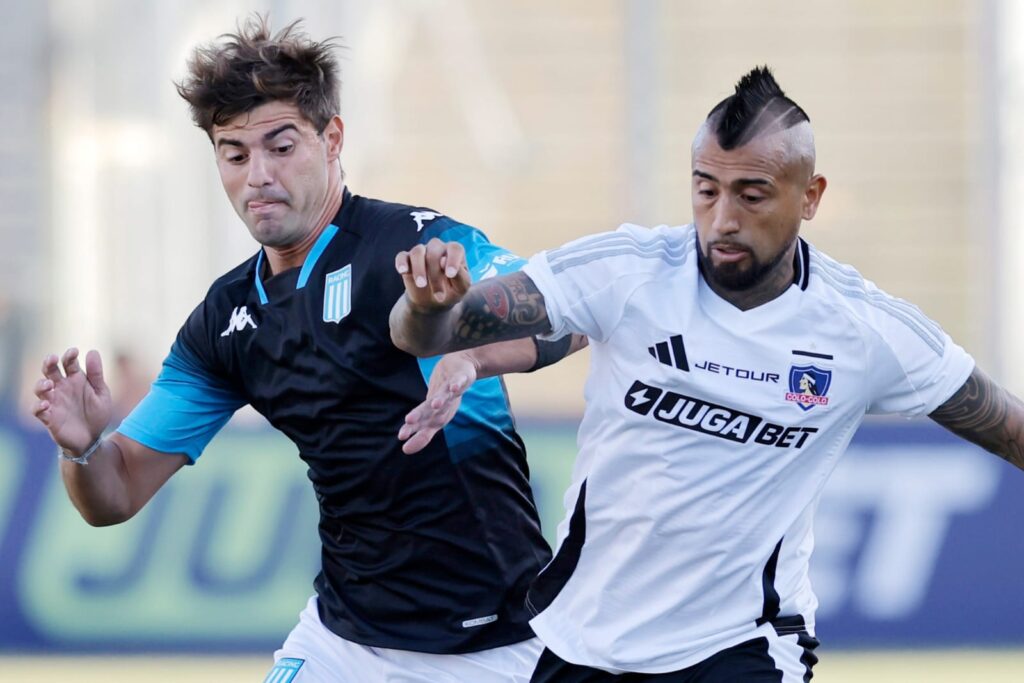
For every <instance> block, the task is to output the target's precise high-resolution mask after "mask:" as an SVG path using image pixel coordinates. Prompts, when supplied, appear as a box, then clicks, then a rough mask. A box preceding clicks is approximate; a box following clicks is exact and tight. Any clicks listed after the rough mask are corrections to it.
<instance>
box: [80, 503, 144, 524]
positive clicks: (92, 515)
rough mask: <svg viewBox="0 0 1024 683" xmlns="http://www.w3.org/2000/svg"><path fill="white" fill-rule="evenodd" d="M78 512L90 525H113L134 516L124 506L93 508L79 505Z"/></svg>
mask: <svg viewBox="0 0 1024 683" xmlns="http://www.w3.org/2000/svg"><path fill="white" fill-rule="evenodd" d="M78 514H80V515H81V516H82V519H84V520H85V523H86V524H88V525H89V526H92V527H104V526H114V525H115V524H121V523H122V522H127V521H128V520H129V519H131V518H132V517H134V516H135V513H134V512H133V511H132V510H128V509H126V508H125V509H121V508H104V509H95V508H86V507H79V508H78Z"/></svg>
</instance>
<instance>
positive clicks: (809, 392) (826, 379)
mask: <svg viewBox="0 0 1024 683" xmlns="http://www.w3.org/2000/svg"><path fill="white" fill-rule="evenodd" d="M831 385H832V371H831V370H822V369H821V368H819V367H817V366H815V365H794V366H792V367H790V369H789V391H788V392H786V400H787V401H791V402H793V403H795V404H797V405H798V406H800V409H801V410H805V411H806V410H810V409H811V408H813V407H814V406H827V405H828V396H826V394H827V393H828V389H829V387H830V386H831Z"/></svg>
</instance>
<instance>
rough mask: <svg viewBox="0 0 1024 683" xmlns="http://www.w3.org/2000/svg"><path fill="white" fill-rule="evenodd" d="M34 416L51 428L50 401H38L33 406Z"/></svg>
mask: <svg viewBox="0 0 1024 683" xmlns="http://www.w3.org/2000/svg"><path fill="white" fill-rule="evenodd" d="M32 414H33V415H34V416H35V417H36V419H37V420H39V421H40V422H42V423H43V424H44V425H46V426H49V424H50V402H49V401H37V402H36V404H35V405H34V406H32Z"/></svg>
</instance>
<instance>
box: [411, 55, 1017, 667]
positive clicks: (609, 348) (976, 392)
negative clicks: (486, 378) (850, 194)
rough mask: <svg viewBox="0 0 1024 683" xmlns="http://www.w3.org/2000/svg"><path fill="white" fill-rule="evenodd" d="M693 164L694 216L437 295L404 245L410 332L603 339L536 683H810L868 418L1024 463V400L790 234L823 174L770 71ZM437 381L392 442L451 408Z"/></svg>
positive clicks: (801, 116)
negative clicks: (824, 497) (814, 579)
mask: <svg viewBox="0 0 1024 683" xmlns="http://www.w3.org/2000/svg"><path fill="white" fill-rule="evenodd" d="M692 178H693V179H692V186H691V198H692V204H693V224H691V225H685V226H679V227H669V226H659V227H656V228H652V229H647V228H642V227H638V226H635V225H628V224H627V225H623V226H622V227H621V228H620V229H619V230H617V231H615V232H612V233H605V234H599V235H593V236H590V237H585V238H583V239H580V240H577V241H575V242H572V243H570V244H568V245H566V246H563V247H561V248H559V249H553V250H550V251H546V252H541V253H539V254H537V255H535V256H534V257H533V258H532V259H531V260H530V262H529V263H528V264H527V265H526V267H525V268H524V269H523V270H522V271H520V272H518V273H515V274H512V275H507V276H503V277H498V278H494V279H491V280H487V281H484V282H481V283H478V284H475V285H473V286H472V287H469V286H468V282H466V281H465V278H460V277H452V278H449V279H448V280H447V285H446V287H447V289H445V292H446V295H445V296H444V297H442V298H443V300H438V299H437V298H435V297H434V296H432V295H431V292H430V291H427V290H424V289H423V288H421V287H417V286H416V283H415V280H414V277H421V276H427V277H431V278H432V277H435V276H437V277H440V278H441V279H442V280H444V278H443V276H444V272H443V270H441V267H440V264H439V261H438V259H437V256H436V255H435V253H436V250H435V252H432V251H431V246H430V245H426V246H418V247H415V248H414V249H412V250H411V251H409V252H403V253H400V254H399V255H398V259H397V262H396V266H397V269H398V271H399V272H400V273H402V274H403V277H405V287H406V296H405V297H403V298H401V299H400V300H399V301H398V303H397V304H396V305H395V307H394V309H393V310H392V313H391V335H392V338H393V339H394V340H395V343H396V345H397V346H399V347H400V348H404V349H406V350H408V351H410V352H411V353H415V354H417V355H430V354H434V353H439V352H443V351H452V350H454V349H464V348H469V347H472V346H476V345H478V344H482V343H487V342H492V341H497V340H507V339H513V338H516V337H521V336H526V335H531V334H537V335H542V337H543V338H546V339H549V340H551V339H558V338H561V337H563V336H565V335H568V334H570V333H574V334H582V335H586V336H587V337H588V338H589V340H590V344H591V346H592V348H593V354H592V360H591V370H590V377H589V378H588V380H587V390H586V399H587V406H586V411H585V413H584V416H583V423H582V424H581V426H580V430H579V456H578V457H577V461H576V465H575V468H574V471H573V481H572V484H571V487H570V489H569V492H568V493H567V495H566V497H565V500H566V517H565V520H564V522H563V523H562V524H561V526H560V527H559V530H558V539H559V545H558V550H557V552H556V554H555V557H554V559H553V560H552V561H551V562H550V563H549V564H548V565H547V567H545V568H544V570H543V571H542V572H541V574H540V576H539V577H538V578H537V580H536V581H534V583H533V585H532V586H531V588H530V592H529V594H528V596H527V604H528V607H529V608H530V610H531V611H532V612H533V614H534V618H533V619H532V620H531V621H530V625H531V626H532V627H533V629H534V631H535V632H536V633H537V635H538V636H539V637H540V639H541V640H542V641H543V642H544V644H545V646H546V648H547V649H546V650H545V651H544V654H542V655H541V658H540V662H539V663H538V665H537V668H536V670H535V671H534V673H533V677H532V678H531V681H532V683H614V682H616V681H623V682H626V681H628V682H629V683H645V682H648V681H650V682H652V683H654V682H663V683H753V682H768V681H774V682H777V683H797V682H806V681H808V680H810V679H811V676H812V668H813V666H814V664H815V663H816V662H817V657H816V656H815V654H814V650H815V648H816V647H817V644H818V641H817V640H816V639H815V636H814V633H815V631H814V611H815V608H816V607H817V599H816V598H815V596H814V592H813V591H812V589H811V585H810V582H809V580H808V563H809V559H810V555H811V550H812V548H813V546H814V538H813V533H812V528H813V524H812V523H813V517H814V511H815V509H816V508H817V505H818V500H819V498H820V496H821V491H822V489H823V487H824V485H825V482H826V480H827V479H828V477H829V475H830V474H831V472H832V470H833V469H834V467H835V465H836V463H837V461H838V459H839V457H840V456H841V455H842V453H843V451H844V450H845V449H846V446H847V444H849V442H850V439H851V438H852V437H853V433H854V432H855V431H856V428H857V426H858V425H859V424H860V422H861V420H862V419H863V417H864V415H865V414H866V413H897V414H901V415H904V416H915V415H928V416H929V417H931V418H932V419H933V420H935V421H936V422H938V423H939V424H941V425H943V426H944V427H946V428H948V429H950V430H952V431H953V432H955V433H956V434H958V435H960V436H962V437H964V438H965V439H967V440H969V441H971V442H973V443H975V444H978V445H981V446H983V447H984V448H987V449H988V450H990V451H992V452H994V453H996V454H997V455H999V456H1000V457H1002V458H1005V459H1006V460H1008V461H1009V462H1011V463H1013V464H1014V465H1016V466H1017V467H1022V468H1024V448H1022V445H1021V444H1022V443H1024V438H1022V437H1024V406H1022V404H1021V403H1020V401H1018V400H1017V399H1016V398H1014V397H1013V396H1011V395H1010V394H1009V393H1007V392H1006V391H1005V390H1004V389H1002V388H1001V387H999V386H998V385H996V384H995V383H994V382H992V380H990V379H989V378H988V377H987V376H986V375H985V374H984V373H982V372H981V371H980V370H978V369H977V368H976V367H975V366H974V361H973V360H972V359H971V357H970V356H969V355H967V353H966V352H965V351H964V350H963V349H962V348H960V347H959V346H957V345H956V344H955V343H954V342H953V340H952V339H950V337H949V335H947V334H946V333H945V332H943V331H942V329H941V328H940V327H939V326H938V325H936V324H935V323H934V322H932V321H931V320H929V319H928V318H927V317H925V316H924V314H922V313H921V311H919V310H918V309H917V308H915V307H914V306H912V305H910V304H908V303H907V302H905V301H902V300H900V299H897V298H895V297H892V296H889V295H888V294H886V293H884V292H882V291H881V290H879V289H878V288H877V287H875V286H874V285H873V284H872V283H871V282H868V281H867V280H865V279H864V278H862V277H861V276H860V275H859V274H858V273H857V271H856V270H854V269H853V268H851V267H849V266H844V265H840V264H839V263H836V262H835V261H833V260H832V259H830V258H829V257H828V256H826V255H825V254H823V253H821V252H819V251H818V250H816V249H815V248H814V247H812V246H811V245H810V244H808V243H807V242H806V241H804V240H803V239H801V238H800V237H799V230H800V224H801V222H802V221H804V220H810V219H811V218H813V217H814V215H815V213H816V211H817V208H818V204H819V202H820V201H821V198H822V195H823V193H824V191H825V187H826V181H825V178H824V177H823V176H821V175H820V174H818V173H816V171H815V153H814V136H813V133H812V131H811V125H810V120H809V118H808V116H807V114H806V113H805V112H804V111H803V109H801V108H800V107H799V106H798V105H797V104H796V103H795V102H794V101H793V100H791V99H790V98H788V97H786V95H785V93H784V92H783V91H782V89H781V88H780V87H779V85H778V83H776V82H775V79H774V77H773V76H772V74H771V72H770V71H769V70H768V69H767V68H766V67H759V68H756V69H754V70H752V71H751V72H749V73H748V74H746V75H745V76H743V78H742V79H740V81H739V83H738V84H737V86H736V91H735V93H734V94H732V95H730V96H729V97H727V98H726V99H725V100H723V101H722V102H721V103H719V104H718V105H717V106H715V108H714V109H712V110H711V112H710V113H709V114H708V117H707V119H706V120H705V122H704V123H703V124H702V125H701V127H700V129H699V130H698V131H697V135H696V137H695V138H694V142H693V147H692ZM446 265H447V268H451V267H452V266H453V265H456V266H457V265H458V264H452V262H451V261H450V260H449V261H447V264H446ZM467 288H468V291H467ZM434 291H437V287H434ZM449 358H452V356H449V357H446V359H445V360H443V361H442V362H441V363H440V364H439V365H438V369H439V370H442V371H443V372H445V373H449V375H451V376H455V375H457V373H458V365H457V364H456V363H455V362H454V361H450V360H448V359H449ZM726 368H728V369H733V368H752V370H747V371H745V374H741V373H740V372H732V373H727V372H722V370H723V369H726ZM441 379H442V380H443V379H444V378H443V377H442V378H441ZM437 380H438V377H437V376H435V378H434V380H432V386H439V387H443V389H444V391H448V390H449V389H451V388H452V387H448V386H445V385H444V382H443V381H440V382H439V381H437ZM444 391H440V392H439V391H433V392H431V394H429V395H428V399H427V400H428V402H427V403H426V404H424V405H422V406H420V407H419V408H417V410H416V411H414V412H413V414H411V415H410V417H409V418H407V420H408V422H409V424H407V426H406V429H405V430H403V433H402V434H400V436H401V437H404V438H409V437H410V435H411V434H417V435H418V434H420V433H422V432H426V433H429V431H430V430H433V429H437V428H438V425H439V424H442V423H443V421H444V419H445V410H446V408H445V405H446V402H448V401H450V400H452V399H451V397H450V395H447V394H445V393H444ZM457 393H458V392H457V391H452V392H450V394H451V395H456V394H457ZM414 438H415V437H414Z"/></svg>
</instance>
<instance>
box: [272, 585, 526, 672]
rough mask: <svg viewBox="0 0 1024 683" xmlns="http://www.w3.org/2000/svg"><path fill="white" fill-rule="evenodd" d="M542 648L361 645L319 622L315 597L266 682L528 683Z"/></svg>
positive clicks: (280, 652) (275, 659)
mask: <svg viewBox="0 0 1024 683" xmlns="http://www.w3.org/2000/svg"><path fill="white" fill-rule="evenodd" d="M543 649H544V646H543V645H542V644H541V642H540V641H539V640H537V639H536V638H532V639H530V640H526V641H523V642H521V643H515V644H514V645H506V646H504V647H496V648H494V649H491V650H481V651H479V652H469V653H466V654H459V655H435V654H429V653H425V652H412V651H409V650H391V649H388V648H382V647H369V646H367V645H360V644H359V643H353V642H351V641H348V640H345V639H344V638H341V637H339V636H337V635H336V634H334V633H332V632H331V631H329V630H328V629H327V627H325V626H324V625H323V624H322V623H321V622H320V615H319V613H318V612H317V602H316V596H315V595H314V596H313V597H311V598H310V599H309V602H308V603H306V609H304V610H302V613H301V614H300V615H299V623H298V625H296V627H295V628H294V629H292V632H291V633H289V634H288V638H287V640H285V641H284V645H282V646H281V649H280V650H278V651H277V652H275V653H274V668H272V669H271V670H270V673H268V674H267V677H266V678H265V679H264V683H467V682H469V681H472V683H528V682H529V680H530V676H531V675H532V674H533V670H534V669H535V668H536V666H537V660H538V659H539V658H540V653H541V650H543Z"/></svg>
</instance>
